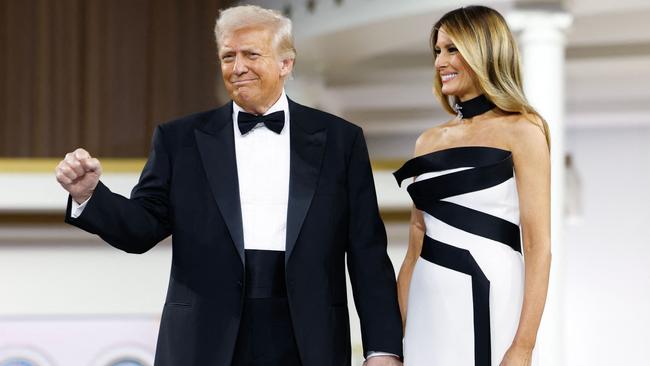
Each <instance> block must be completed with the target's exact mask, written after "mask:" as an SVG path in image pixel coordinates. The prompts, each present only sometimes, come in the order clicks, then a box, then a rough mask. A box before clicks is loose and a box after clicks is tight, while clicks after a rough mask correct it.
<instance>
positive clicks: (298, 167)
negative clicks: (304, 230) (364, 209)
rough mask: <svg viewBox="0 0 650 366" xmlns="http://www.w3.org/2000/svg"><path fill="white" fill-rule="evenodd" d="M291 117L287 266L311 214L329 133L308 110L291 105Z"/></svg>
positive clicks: (290, 103)
mask: <svg viewBox="0 0 650 366" xmlns="http://www.w3.org/2000/svg"><path fill="white" fill-rule="evenodd" d="M289 113H290V116H291V122H290V124H289V125H290V128H291V137H290V140H291V153H290V157H291V161H290V167H289V204H288V208H287V242H286V251H285V263H286V262H287V261H288V260H289V257H290V256H291V253H292V251H293V248H294V246H295V245H296V240H297V239H298V235H299V234H300V229H301V227H302V224H303V222H304V221H305V217H306V216H307V211H308V210H309V206H310V205H311V201H312V198H313V197H314V192H315V191H316V185H317V184H318V177H319V175H320V171H321V163H322V160H323V153H324V151H325V142H326V141H327V129H326V128H325V126H322V125H319V124H317V121H313V118H311V119H312V120H310V117H312V116H311V115H310V113H309V112H308V110H306V109H305V108H304V107H302V106H300V105H298V104H296V103H294V102H293V101H291V100H290V101H289Z"/></svg>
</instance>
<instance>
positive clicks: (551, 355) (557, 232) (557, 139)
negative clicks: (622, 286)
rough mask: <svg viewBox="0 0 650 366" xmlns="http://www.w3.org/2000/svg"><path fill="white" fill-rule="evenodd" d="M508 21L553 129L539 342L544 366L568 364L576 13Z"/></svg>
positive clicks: (523, 15) (531, 89)
mask: <svg viewBox="0 0 650 366" xmlns="http://www.w3.org/2000/svg"><path fill="white" fill-rule="evenodd" d="M507 19H508V22H509V24H510V26H511V27H512V28H513V30H514V31H519V48H520V51H521V55H522V62H523V70H522V71H523V82H524V91H525V93H526V96H527V98H528V100H529V102H530V103H531V104H532V106H533V107H534V108H535V109H536V110H537V111H538V112H539V113H540V114H541V115H542V116H543V117H544V119H546V121H547V122H548V124H549V128H550V131H551V246H552V252H553V262H552V265H551V282H550V288H549V295H548V300H547V303H546V309H545V311H544V317H543V318H542V325H541V329H540V333H539V337H538V342H537V347H536V348H537V353H538V355H539V358H540V361H541V362H540V364H541V365H542V366H563V365H566V357H565V349H564V345H565V340H566V337H565V334H566V329H565V328H564V324H565V321H564V306H565V296H564V283H565V268H566V263H565V260H566V258H565V255H564V253H565V251H564V247H563V245H564V243H563V242H562V238H563V235H562V232H563V230H562V229H563V225H564V217H563V216H564V212H563V207H564V204H563V203H564V154H565V148H564V135H565V123H564V117H565V97H564V81H565V78H564V66H565V59H564V51H565V43H566V37H565V30H566V29H567V28H568V27H569V26H570V25H571V22H572V17H571V15H570V14H567V13H564V12H550V11H535V10H519V11H515V12H513V13H512V14H509V15H508V17H507Z"/></svg>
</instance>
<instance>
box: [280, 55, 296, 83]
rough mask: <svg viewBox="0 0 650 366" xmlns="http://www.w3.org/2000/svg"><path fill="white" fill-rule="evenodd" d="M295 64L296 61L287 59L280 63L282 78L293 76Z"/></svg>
mask: <svg viewBox="0 0 650 366" xmlns="http://www.w3.org/2000/svg"><path fill="white" fill-rule="evenodd" d="M293 62H294V59H292V58H285V59H284V60H282V61H280V76H281V77H282V78H284V77H285V76H287V75H289V74H291V71H292V70H293Z"/></svg>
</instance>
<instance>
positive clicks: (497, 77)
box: [430, 6, 550, 147]
mask: <svg viewBox="0 0 650 366" xmlns="http://www.w3.org/2000/svg"><path fill="white" fill-rule="evenodd" d="M441 28H444V31H445V33H446V34H447V35H448V36H449V38H450V39H451V41H452V42H453V43H454V45H455V46H456V48H457V49H458V51H459V52H460V54H461V55H462V56H463V58H464V59H465V63H466V64H467V65H468V66H469V68H470V69H472V71H473V72H474V74H475V75H476V85H477V87H478V88H479V90H480V91H481V92H482V93H483V94H485V96H486V97H487V98H488V99H489V100H490V101H492V103H494V104H495V105H496V106H497V107H498V108H499V109H501V110H502V111H505V112H507V113H521V114H522V115H523V116H524V117H525V118H526V119H528V120H529V121H530V122H532V123H533V124H535V125H537V126H539V127H540V128H541V129H542V131H543V132H544V136H545V137H546V143H547V144H548V146H549V147H550V134H549V128H548V124H547V123H546V121H545V120H544V119H543V118H542V117H541V116H540V114H539V113H537V111H536V110H535V109H534V108H533V107H532V106H531V105H530V104H529V103H528V101H527V100H526V96H525V95H524V91H523V86H522V80H521V66H520V61H519V60H520V56H519V50H518V48H517V43H516V42H515V39H514V37H513V35H512V32H511V31H510V29H509V28H508V25H507V23H506V21H505V19H504V18H503V16H502V15H501V14H499V13H498V12H497V11H496V10H494V9H491V8H488V7H486V6H466V7H462V8H458V9H455V10H452V11H450V12H448V13H447V14H445V15H443V16H442V18H440V20H438V22H436V24H434V26H433V29H432V30H431V38H430V43H431V49H432V50H435V45H436V42H437V41H438V32H439V31H440V29H441ZM433 58H434V62H435V58H436V53H435V52H434V53H433ZM434 87H435V91H436V96H437V97H438V99H439V100H440V103H441V104H442V106H443V107H444V108H445V110H447V111H448V112H449V113H451V114H456V111H455V110H454V108H453V107H452V105H453V103H455V100H453V98H448V97H446V96H445V95H443V94H442V80H441V79H440V75H439V74H437V73H436V76H435V80H434Z"/></svg>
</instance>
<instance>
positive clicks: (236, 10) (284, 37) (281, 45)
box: [214, 5, 296, 60]
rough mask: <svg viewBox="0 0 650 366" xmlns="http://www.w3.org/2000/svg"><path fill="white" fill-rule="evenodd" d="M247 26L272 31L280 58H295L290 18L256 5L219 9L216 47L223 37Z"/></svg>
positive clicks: (215, 28)
mask: <svg viewBox="0 0 650 366" xmlns="http://www.w3.org/2000/svg"><path fill="white" fill-rule="evenodd" d="M249 27H262V28H266V29H269V30H270V31H271V32H272V33H273V46H274V48H275V50H276V52H277V54H278V56H279V57H280V60H286V59H291V60H295V59H296V49H295V47H294V45H293V35H292V34H291V19H289V18H287V17H285V16H284V15H282V13H280V12H279V11H276V10H271V9H264V8H262V7H259V6H256V5H241V6H235V7H232V8H228V9H225V10H221V11H220V12H219V17H218V18H217V23H216V25H215V27H214V35H215V39H216V41H217V48H218V47H220V45H221V42H222V40H223V37H224V36H225V35H228V34H231V33H233V32H235V31H237V30H240V29H244V28H249Z"/></svg>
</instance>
